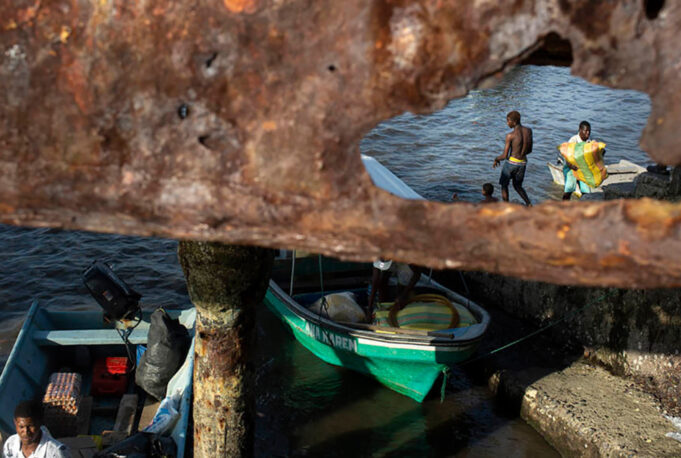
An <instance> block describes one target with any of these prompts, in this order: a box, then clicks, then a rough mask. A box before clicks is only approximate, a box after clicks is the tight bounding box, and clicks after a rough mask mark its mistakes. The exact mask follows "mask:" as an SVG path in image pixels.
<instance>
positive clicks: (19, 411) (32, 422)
mask: <svg viewBox="0 0 681 458" xmlns="http://www.w3.org/2000/svg"><path fill="white" fill-rule="evenodd" d="M42 422H43V411H42V406H41V405H40V403H39V402H34V401H23V402H20V403H19V404H18V405H17V406H16V408H15V409H14V427H15V428H16V430H17V433H16V434H14V435H12V436H10V437H9V438H8V439H7V441H6V442H5V445H4V447H3V448H2V456H3V458H71V453H69V451H68V449H67V448H66V446H65V445H64V444H62V443H61V442H59V441H57V440H55V439H54V438H53V437H52V435H51V434H50V432H49V431H48V430H47V428H46V427H45V426H43V424H42Z"/></svg>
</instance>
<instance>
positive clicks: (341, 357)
mask: <svg viewBox="0 0 681 458" xmlns="http://www.w3.org/2000/svg"><path fill="white" fill-rule="evenodd" d="M363 159H364V162H365V166H366V167H367V170H368V171H369V174H370V175H371V176H372V178H373V179H374V182H375V183H376V184H377V185H378V186H380V187H383V188H385V189H387V190H388V191H390V192H393V193H395V194H397V195H400V196H401V197H405V198H420V196H419V195H418V194H416V193H415V192H414V191H413V190H411V189H410V188H409V187H407V185H406V184H404V183H403V182H402V181H400V180H399V179H398V178H397V177H395V176H394V175H392V173H391V172H390V171H389V170H387V169H386V168H385V167H383V166H382V165H381V164H380V163H378V162H377V161H376V160H375V159H372V158H367V157H366V156H363ZM377 176H378V177H379V179H377V178H376V177H377ZM289 256H290V262H289V263H286V261H285V260H284V259H280V260H279V262H278V265H277V269H275V274H274V275H273V279H272V280H271V281H270V285H269V289H268V291H267V294H266V296H265V304H266V305H267V306H268V308H269V309H270V310H271V311H272V312H273V313H274V314H275V315H277V316H278V317H279V318H280V319H281V320H282V322H283V323H284V324H285V325H286V326H288V327H289V328H290V329H291V331H292V333H293V335H294V336H295V338H296V339H297V340H298V342H300V343H301V344H302V345H303V346H305V347H306V348H307V349H308V350H310V351H311V352H312V353H314V354H315V355H316V356H317V357H319V358H321V359H322V360H323V361H325V362H327V363H329V364H334V365H336V366H341V367H345V368H349V369H352V370H355V371H358V372H361V373H364V374H366V375H369V376H371V377H373V378H375V379H376V380H378V381H379V382H381V383H382V384H384V385H385V386H387V387H389V388H391V389H393V390H395V391H397V392H399V393H401V394H404V395H406V396H409V397H411V398H413V399H415V400H416V401H418V402H421V401H423V399H424V398H425V397H426V395H427V394H428V393H429V392H430V390H431V388H432V387H433V385H434V384H435V382H436V380H437V379H438V377H439V376H440V374H442V373H445V372H447V369H448V367H449V366H451V365H454V364H457V363H460V362H462V361H465V360H466V359H468V358H470V357H471V355H473V353H474V352H475V350H476V348H477V347H478V345H479V343H480V341H481V339H482V338H483V336H484V334H485V332H486V330H487V328H488V326H489V322H490V317H489V314H488V313H487V312H486V311H485V310H484V309H483V308H482V307H480V306H479V305H477V304H476V303H474V302H472V301H470V300H469V299H467V298H465V297H463V296H462V295H460V294H457V293H455V292H453V291H451V290H449V289H447V288H445V287H444V286H442V285H441V284H439V283H437V282H436V281H434V280H432V279H431V278H429V277H426V276H425V275H421V278H420V279H419V281H418V283H417V284H416V286H415V288H414V294H438V295H440V296H444V297H446V298H447V299H448V300H449V301H450V302H451V303H452V304H454V305H455V307H456V310H458V312H459V315H461V316H462V318H463V316H464V315H465V316H466V319H465V320H461V321H460V324H459V325H458V326H456V327H452V328H448V329H438V330H437V331H428V330H419V329H414V328H408V329H407V328H406V327H393V326H389V325H387V326H386V325H380V326H379V325H375V324H366V323H349V322H345V321H343V322H338V321H334V320H333V319H331V318H329V317H328V315H325V314H322V313H319V312H318V311H313V310H312V309H310V308H309V307H310V306H311V305H312V304H313V303H314V302H315V301H317V300H318V299H320V298H321V297H322V296H325V295H326V294H329V293H333V292H352V293H354V295H355V297H356V298H357V303H358V305H360V306H363V305H365V302H366V297H367V284H368V283H369V280H370V278H371V264H370V263H366V264H364V263H347V262H341V261H338V260H335V259H333V258H327V257H321V256H320V257H319V258H317V257H316V256H313V257H310V256H308V257H304V258H298V259H296V256H295V254H294V255H289ZM282 258H285V256H282ZM315 264H317V266H318V267H317V268H316V269H315V268H314V267H315ZM285 265H289V266H290V267H289V268H288V269H286V268H285V267H283V266H285ZM315 278H316V281H315ZM393 286H395V287H396V284H395V282H393ZM285 288H287V291H288V292H287V291H286V290H285Z"/></svg>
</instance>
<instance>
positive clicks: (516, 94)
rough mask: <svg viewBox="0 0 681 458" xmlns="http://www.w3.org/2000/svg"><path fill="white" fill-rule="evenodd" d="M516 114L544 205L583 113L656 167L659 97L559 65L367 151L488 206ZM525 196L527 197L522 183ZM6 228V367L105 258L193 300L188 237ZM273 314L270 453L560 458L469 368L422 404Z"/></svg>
mask: <svg viewBox="0 0 681 458" xmlns="http://www.w3.org/2000/svg"><path fill="white" fill-rule="evenodd" d="M513 109H516V110H518V111H520V113H521V114H522V115H523V123H524V124H525V125H528V126H530V127H532V128H533V129H534V139H535V147H534V152H533V153H532V155H530V157H529V161H530V162H529V165H528V170H527V174H526V180H525V183H526V189H527V191H528V193H529V195H530V198H531V199H532V200H533V201H534V202H539V201H542V200H546V199H557V198H559V197H560V195H561V193H562V190H561V189H560V188H558V187H556V186H555V185H553V184H552V182H551V177H550V175H549V173H548V170H547V168H546V161H553V160H555V156H556V145H558V144H559V143H561V142H563V141H566V140H567V139H568V138H569V137H571V136H572V135H574V134H575V133H576V131H577V126H578V124H579V122H580V121H581V120H582V119H586V120H588V121H590V122H591V125H592V128H593V137H594V138H597V139H599V140H602V141H605V142H606V143H607V144H608V147H607V150H608V155H607V156H606V157H607V158H608V162H616V161H618V160H619V159H621V158H626V159H629V160H632V161H634V162H637V163H639V164H642V165H645V164H647V163H650V161H649V160H648V158H647V156H646V154H645V153H644V152H642V151H640V149H639V148H638V146H637V145H638V138H639V136H640V133H641V131H642V129H643V126H644V125H645V122H646V119H647V117H648V114H649V111H650V106H649V101H648V98H647V96H645V95H643V94H640V93H636V92H632V91H614V90H610V89H607V88H603V87H598V86H593V85H590V84H588V83H586V82H584V81H582V80H580V79H578V78H574V77H572V76H570V74H569V71H568V69H559V68H552V67H522V68H519V69H516V70H514V71H512V72H511V73H510V74H508V75H507V76H506V77H505V78H504V80H503V81H502V82H501V83H500V84H499V85H498V86H497V87H495V88H493V89H488V90H484V91H473V92H472V93H471V94H469V95H468V96H467V97H465V98H463V99H459V100H455V101H452V102H451V103H450V104H449V105H448V106H447V107H446V108H445V109H444V110H442V111H440V112H438V113H435V114H433V115H428V116H415V115H411V114H404V115H402V116H399V117H397V118H394V119H392V120H389V121H386V122H384V123H382V124H380V125H379V126H377V127H376V128H375V129H374V130H373V131H371V132H370V133H369V134H368V135H367V136H366V137H365V139H364V140H363V141H362V143H361V150H362V152H364V153H367V154H369V155H372V156H375V157H376V158H377V159H379V160H380V161H381V162H382V163H383V164H385V165H386V166H388V167H389V168H390V169H391V170H392V171H393V172H394V173H395V174H397V175H398V176H399V177H401V178H402V179H403V180H404V181H405V182H407V183H408V184H409V185H410V186H412V187H413V188H414V189H416V190H417V191H418V192H419V193H421V194H422V195H424V196H425V197H427V198H429V199H432V200H440V201H448V200H449V199H450V196H451V193H452V192H457V193H459V196H460V198H461V199H462V200H471V201H476V200H478V199H479V198H480V186H481V185H482V183H484V182H487V181H489V182H492V183H495V184H496V183H497V180H498V176H499V170H498V169H495V170H493V169H492V168H491V165H492V160H493V158H494V157H495V156H497V155H498V154H500V153H501V152H502V150H503V145H504V135H505V134H506V133H507V132H508V128H507V127H506V123H505V117H506V113H507V112H508V111H510V110H513ZM497 188H498V187H497ZM496 194H497V195H499V191H498V190H497V191H496ZM511 200H516V201H519V198H518V197H517V196H516V195H515V192H514V191H513V190H511ZM0 234H1V237H0V293H2V301H1V302H0V364H1V363H4V361H5V359H6V357H7V355H8V353H9V351H10V350H11V347H12V344H13V342H14V338H15V337H16V334H17V332H18V331H19V328H20V326H21V323H22V321H23V317H24V315H25V313H26V311H27V310H28V307H29V306H30V303H31V301H32V300H33V299H38V300H39V301H40V302H41V303H43V304H45V305H49V306H52V307H63V308H69V309H83V308H91V307H96V303H95V301H94V299H92V298H91V297H90V296H89V295H88V294H87V291H86V290H85V287H84V286H83V284H82V281H81V279H80V275H81V272H82V271H83V269H84V268H86V267H87V266H88V265H89V263H90V262H91V261H92V260H94V259H101V260H106V261H109V262H110V263H112V264H113V265H114V267H115V270H116V271H117V273H118V274H119V275H120V276H121V277H122V278H123V279H124V280H125V281H126V282H127V283H128V284H129V285H130V286H131V287H133V288H134V289H136V290H137V291H138V292H140V293H141V294H142V295H143V298H142V301H143V302H146V303H147V304H157V305H169V304H176V305H186V304H187V303H188V298H187V293H186V288H185V283H184V277H183V275H182V271H181V269H180V267H179V264H178V261H177V254H176V250H177V243H176V242H175V241H172V240H164V239H153V238H143V237H127V236H118V235H107V234H93V233H87V232H64V231H57V230H51V229H26V228H16V227H9V226H1V225H0ZM259 313H260V319H259V325H258V349H257V350H258V351H257V353H258V356H257V358H258V384H257V386H258V392H259V401H258V412H259V414H258V426H257V430H258V431H257V437H258V441H257V450H258V454H259V455H265V456H273V455H274V456H285V455H293V456H320V455H323V456H476V457H481V456H486V457H492V456H494V457H496V456H513V457H523V456H557V454H556V453H555V451H553V450H552V449H551V448H550V447H549V446H548V444H546V442H544V440H543V439H542V438H541V437H540V436H539V435H538V434H537V433H535V432H534V430H532V429H531V428H530V427H529V426H527V425H526V424H525V423H524V422H523V421H521V420H519V419H517V418H515V417H512V416H508V415H506V414H505V413H504V412H502V411H499V409H498V408H497V407H496V406H495V404H494V402H493V401H492V399H491V397H490V395H489V393H488V392H487V390H486V388H485V387H484V386H478V385H475V384H474V383H472V382H470V381H469V380H468V379H467V378H466V376H465V375H464V374H460V373H459V374H456V377H454V379H453V381H452V382H451V383H450V384H449V386H448V390H447V398H446V400H445V402H444V403H443V404H440V403H439V400H438V399H435V398H429V399H428V400H426V402H424V403H423V404H417V403H415V402H413V401H411V400H409V399H408V398H406V397H403V396H400V395H398V394H396V393H394V392H392V391H390V390H388V389H386V388H383V387H382V386H380V385H379V384H378V383H375V382H372V381H370V380H368V379H366V378H365V377H363V376H361V375H358V374H355V373H353V372H350V371H346V370H343V369H339V368H335V367H332V366H329V365H326V364H324V363H322V362H321V361H320V360H318V359H316V358H315V357H314V356H312V355H311V354H310V353H309V352H308V351H307V350H305V349H304V348H302V347H301V346H300V345H299V344H297V343H296V342H295V341H294V340H293V339H292V337H291V336H290V335H289V334H287V333H285V332H284V330H283V328H282V326H281V324H280V323H279V322H278V321H277V320H276V319H275V318H274V317H273V316H272V315H271V314H269V312H267V311H266V310H261V311H260V312H259ZM3 407H4V406H3Z"/></svg>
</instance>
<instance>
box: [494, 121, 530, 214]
mask: <svg viewBox="0 0 681 458" xmlns="http://www.w3.org/2000/svg"><path fill="white" fill-rule="evenodd" d="M506 124H508V127H510V128H511V129H513V131H512V132H511V133H509V134H507V135H506V145H505V146H504V152H503V153H502V154H500V155H499V156H497V157H495V158H494V163H493V164H492V168H495V167H497V166H498V165H499V164H500V163H501V161H503V160H504V159H506V162H504V166H503V167H502V169H501V176H500V177H499V184H500V185H501V198H502V199H504V202H508V183H509V182H510V181H511V180H513V189H515V190H516V192H517V193H518V195H519V196H520V197H521V198H522V199H523V200H524V201H525V205H527V206H528V207H531V206H532V202H530V198H529V197H527V193H526V192H525V190H524V189H523V180H524V179H525V166H526V165H527V155H528V154H530V153H531V152H532V129H530V128H529V127H525V126H523V125H522V124H520V113H518V112H517V111H511V112H510V113H509V114H507V115H506Z"/></svg>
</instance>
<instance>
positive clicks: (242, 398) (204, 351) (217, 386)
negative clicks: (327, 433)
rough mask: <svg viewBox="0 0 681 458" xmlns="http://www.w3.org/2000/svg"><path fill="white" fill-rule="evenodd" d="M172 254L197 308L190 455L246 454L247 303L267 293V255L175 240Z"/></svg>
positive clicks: (251, 396)
mask: <svg viewBox="0 0 681 458" xmlns="http://www.w3.org/2000/svg"><path fill="white" fill-rule="evenodd" d="M178 255H179V258H180V264H181V265H182V269H183V271H184V275H185V278H186V280H187V289H188V290H189V297H190V298H191V300H192V302H193V303H194V305H195V306H196V308H197V312H198V313H197V322H196V335H197V339H196V362H195V365H194V415H193V416H194V456H196V457H212V456H215V457H223V456H229V457H250V456H252V454H253V437H254V434H253V424H254V409H255V393H254V368H253V363H252V361H251V353H252V348H253V343H254V336H255V307H256V306H257V305H258V304H260V303H261V301H262V299H263V297H264V295H265V291H266V290H267V283H268V280H269V277H270V272H271V269H272V262H273V259H274V252H273V251H272V250H269V249H264V248H257V247H248V246H234V245H225V244H222V243H215V242H180V245H179V248H178Z"/></svg>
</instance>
